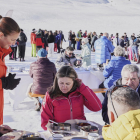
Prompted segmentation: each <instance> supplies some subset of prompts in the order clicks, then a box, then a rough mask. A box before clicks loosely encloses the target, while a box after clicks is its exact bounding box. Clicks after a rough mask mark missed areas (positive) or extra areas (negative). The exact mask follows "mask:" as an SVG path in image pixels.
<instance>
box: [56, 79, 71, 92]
mask: <svg viewBox="0 0 140 140" xmlns="http://www.w3.org/2000/svg"><path fill="white" fill-rule="evenodd" d="M58 86H59V89H60V90H61V91H62V93H64V94H66V93H68V92H69V91H70V90H71V88H72V87H73V80H72V79H71V78H68V77H62V78H59V79H58Z"/></svg>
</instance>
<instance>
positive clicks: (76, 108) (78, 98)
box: [41, 84, 102, 130]
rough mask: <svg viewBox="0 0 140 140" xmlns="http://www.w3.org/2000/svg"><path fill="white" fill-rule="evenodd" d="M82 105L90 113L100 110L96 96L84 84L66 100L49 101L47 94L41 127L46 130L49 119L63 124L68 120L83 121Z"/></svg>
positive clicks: (47, 94) (42, 109)
mask: <svg viewBox="0 0 140 140" xmlns="http://www.w3.org/2000/svg"><path fill="white" fill-rule="evenodd" d="M84 105H85V106H86V107H87V108H88V109H89V110H91V111H99V110H101V109H102V104H101V102H100V100H99V99H98V97H97V96H96V94H95V93H94V92H93V91H92V90H91V89H90V88H89V87H87V86H85V85H84V84H82V85H81V86H80V87H79V88H77V89H76V90H75V91H74V92H72V93H70V95H69V96H68V98H66V97H64V96H61V97H57V98H55V99H51V98H50V96H49V93H48V92H47V93H46V96H45V98H44V100H43V103H42V108H41V127H42V128H43V129H44V130H47V127H46V125H47V123H48V121H49V119H50V120H54V121H55V122H65V121H66V120H70V119H83V120H85V119H86V118H85V115H84Z"/></svg>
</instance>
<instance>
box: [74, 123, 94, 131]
mask: <svg viewBox="0 0 140 140" xmlns="http://www.w3.org/2000/svg"><path fill="white" fill-rule="evenodd" d="M82 127H84V128H91V125H90V124H89V123H76V124H75V128H76V129H78V130H80V129H81V128H82Z"/></svg>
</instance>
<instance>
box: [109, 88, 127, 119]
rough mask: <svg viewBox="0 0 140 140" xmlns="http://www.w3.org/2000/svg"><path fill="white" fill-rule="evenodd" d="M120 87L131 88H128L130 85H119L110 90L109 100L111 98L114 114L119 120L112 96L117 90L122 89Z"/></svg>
mask: <svg viewBox="0 0 140 140" xmlns="http://www.w3.org/2000/svg"><path fill="white" fill-rule="evenodd" d="M120 87H129V86H128V85H117V86H115V87H113V88H111V89H110V90H109V98H110V101H111V104H112V107H113V110H114V112H115V114H116V116H117V118H118V114H117V112H116V109H115V107H114V104H113V101H112V97H111V95H112V93H113V92H114V91H115V90H117V89H118V88H120Z"/></svg>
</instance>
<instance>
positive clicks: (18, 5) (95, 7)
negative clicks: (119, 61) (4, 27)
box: [0, 0, 140, 131]
mask: <svg viewBox="0 0 140 140" xmlns="http://www.w3.org/2000/svg"><path fill="white" fill-rule="evenodd" d="M139 6H140V1H139V0H45V1H44V0H39V1H38V0H14V1H13V0H4V1H3V0H0V14H1V15H2V16H5V14H6V13H7V11H8V10H11V9H13V10H14V12H13V15H12V18H13V19H15V20H16V21H17V23H18V24H19V26H20V27H21V28H22V29H24V32H25V34H26V35H27V37H28V42H27V45H26V46H27V47H26V57H25V60H26V61H25V62H19V60H18V61H11V60H8V56H7V57H6V65H8V66H10V65H12V66H14V67H22V66H24V67H26V68H29V66H30V64H31V63H32V62H34V61H35V60H36V58H32V57H30V54H31V44H30V32H31V30H32V29H33V28H36V29H39V28H41V29H47V30H53V31H55V30H62V31H63V33H64V35H65V38H66V40H67V34H68V31H69V30H72V31H75V33H77V32H78V30H79V29H81V30H82V31H83V32H84V31H85V30H87V31H88V32H93V31H96V32H97V34H99V33H100V32H108V33H109V34H111V33H113V34H114V35H115V33H116V32H118V33H120V36H121V35H123V33H124V32H126V33H127V34H128V36H130V35H131V34H132V33H135V34H136V35H137V34H139V23H140V18H139V16H140V8H139ZM65 47H66V45H65ZM52 61H55V59H52ZM93 63H94V60H93ZM23 88H24V85H23ZM21 90H22V89H21ZM8 98H9V96H8V94H6V93H5V97H4V101H5V104H4V124H7V125H9V126H11V127H12V128H13V129H20V130H29V131H40V130H42V128H41V126H40V120H41V118H40V112H36V111H34V101H33V100H31V99H30V98H26V99H25V100H24V101H23V102H22V103H21V104H20V105H19V108H18V109H17V110H13V108H12V106H11V104H10V103H9V99H8ZM100 99H101V100H102V99H103V98H102V97H101V96H100ZM85 115H86V117H87V119H88V120H92V121H96V122H97V123H99V124H101V125H104V122H103V121H102V117H101V111H99V112H97V113H95V112H91V111H89V110H87V109H85Z"/></svg>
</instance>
